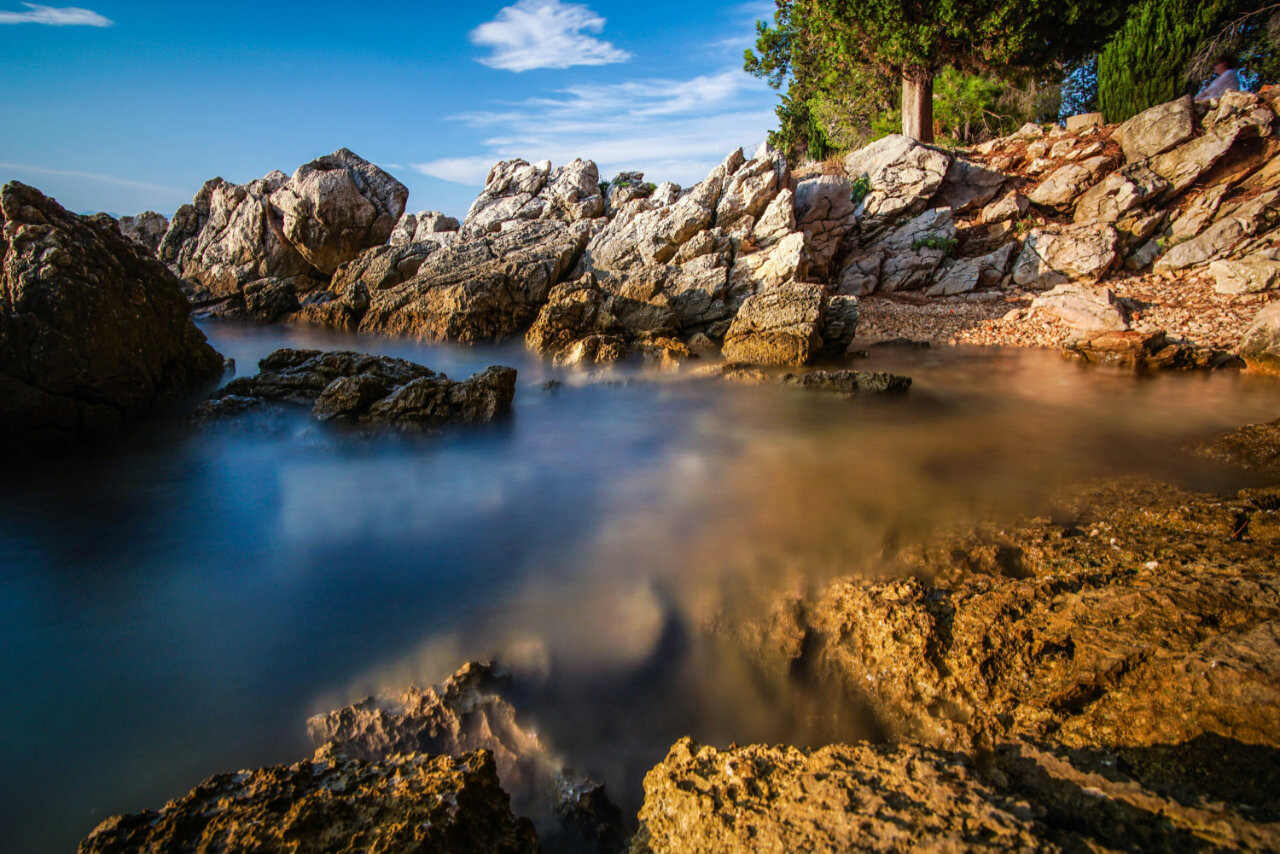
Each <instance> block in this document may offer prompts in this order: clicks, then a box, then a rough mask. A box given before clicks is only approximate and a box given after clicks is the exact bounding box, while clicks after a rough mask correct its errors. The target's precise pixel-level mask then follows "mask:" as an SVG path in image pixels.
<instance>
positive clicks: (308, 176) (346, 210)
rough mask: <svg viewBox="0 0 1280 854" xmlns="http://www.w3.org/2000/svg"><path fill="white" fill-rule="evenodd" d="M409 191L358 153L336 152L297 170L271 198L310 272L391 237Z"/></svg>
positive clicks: (332, 267)
mask: <svg viewBox="0 0 1280 854" xmlns="http://www.w3.org/2000/svg"><path fill="white" fill-rule="evenodd" d="M408 198H409V190H408V188H406V187H405V186H404V185H403V184H401V183H400V182H399V181H397V180H396V179H395V178H392V177H391V176H390V175H388V174H387V173H386V172H384V171H382V170H381V169H379V168H378V167H377V166H374V165H373V164H372V163H370V162H369V161H367V160H365V159H364V158H362V157H360V156H359V155H357V154H355V153H353V152H351V151H348V150H347V149H345V148H340V149H338V150H337V151H335V152H334V153H333V154H329V155H326V156H324V157H318V158H316V159H315V160H312V161H311V162H310V163H305V164H303V165H302V166H299V167H298V170H297V171H296V172H294V173H293V177H292V178H290V179H289V180H288V181H287V182H286V183H285V184H284V185H283V186H281V187H280V188H279V189H277V190H275V192H273V193H272V194H271V204H272V205H274V206H275V207H276V208H277V209H278V210H279V211H280V214H281V219H282V222H281V225H282V229H283V232H284V236H285V237H286V238H287V239H288V241H289V242H290V243H291V244H292V245H293V247H294V248H295V249H296V250H297V251H298V253H299V254H301V255H302V257H303V258H305V259H306V260H307V262H308V263H310V264H311V266H313V267H314V268H315V269H317V270H319V271H320V272H321V273H323V274H325V275H331V274H332V273H333V272H334V271H335V270H337V269H338V267H340V266H341V265H342V264H344V263H346V262H347V261H350V260H351V259H352V258H355V257H356V256H357V255H359V254H360V253H361V252H363V251H364V250H366V249H369V248H372V247H374V246H381V245H382V244H384V243H386V242H387V239H388V238H390V237H391V232H392V230H394V229H395V226H396V223H397V222H398V221H399V219H400V216H401V214H403V213H404V205H405V202H406V201H407V200H408Z"/></svg>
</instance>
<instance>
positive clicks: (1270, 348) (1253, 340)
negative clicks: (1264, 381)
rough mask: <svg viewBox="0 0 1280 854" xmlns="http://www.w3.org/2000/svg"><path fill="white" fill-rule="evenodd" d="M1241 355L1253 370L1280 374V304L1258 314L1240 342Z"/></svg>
mask: <svg viewBox="0 0 1280 854" xmlns="http://www.w3.org/2000/svg"><path fill="white" fill-rule="evenodd" d="M1239 353H1240V356H1241V358H1243V359H1244V360H1245V362H1247V363H1248V364H1249V366H1250V367H1251V368H1256V369H1258V370H1262V371H1267V372H1269V373H1280V303H1272V304H1271V305H1269V306H1267V307H1266V308H1264V309H1263V310H1262V311H1260V312H1258V316H1257V317H1256V318H1255V319H1254V321H1253V323H1252V324H1250V326H1249V328H1248V329H1247V330H1245V333H1244V337H1243V338H1242V339H1241V340H1240V349H1239Z"/></svg>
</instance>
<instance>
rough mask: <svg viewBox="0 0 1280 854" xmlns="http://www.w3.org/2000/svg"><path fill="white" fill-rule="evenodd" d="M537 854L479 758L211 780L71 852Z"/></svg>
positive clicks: (333, 763) (307, 767) (301, 767)
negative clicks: (480, 853) (486, 853)
mask: <svg viewBox="0 0 1280 854" xmlns="http://www.w3.org/2000/svg"><path fill="white" fill-rule="evenodd" d="M539 850H541V849H540V848H539V846H538V841H537V838H536V837H535V835H534V830H533V826H532V825H531V824H530V823H529V822H528V820H526V819H517V818H516V817H515V816H513V815H512V814H511V807H510V803H509V801H508V798H507V795H506V793H505V792H503V791H502V788H501V787H500V786H499V785H498V775H497V769H496V766H495V765H494V760H493V757H492V755H490V754H489V753H487V752H485V751H482V750H478V751H475V752H472V753H466V754H463V755H461V756H423V755H420V754H401V755H398V756H394V757H390V758H386V759H380V760H377V761H371V762H367V761H362V760H358V759H341V760H313V761H307V762H299V763H296V764H294V765H276V766H272V767H270V768H262V769H259V770H256V771H240V772H237V773H233V774H219V775H218V776H216V777H211V778H209V779H208V780H206V781H205V782H203V783H201V784H200V785H198V786H196V787H195V788H194V789H192V790H191V791H190V792H189V793H188V794H187V795H185V796H184V797H181V798H178V799H177V800H174V801H170V802H169V803H168V804H167V805H165V806H164V808H163V809H160V810H158V811H147V812H143V813H138V814H137V815H123V816H115V817H113V818H109V819H107V820H106V821H104V822H103V823H102V824H100V825H98V827H97V829H95V830H94V831H93V832H92V833H91V834H89V836H88V837H87V838H86V839H85V840H84V841H83V842H81V843H80V847H79V851H80V854H116V852H120V854H123V852H136V851H281V852H283V851H290V852H297V853H298V854H303V852H307V854H321V852H357V851H361V852H381V854H399V852H408V851H420V852H459V854H461V852H468V853H469V852H473V851H493V852H510V854H524V853H525V852H536V851H539Z"/></svg>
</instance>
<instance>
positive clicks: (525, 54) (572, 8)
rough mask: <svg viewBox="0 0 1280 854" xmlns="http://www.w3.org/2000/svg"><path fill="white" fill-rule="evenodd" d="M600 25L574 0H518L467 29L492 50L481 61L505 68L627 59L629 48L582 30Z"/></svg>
mask: <svg viewBox="0 0 1280 854" xmlns="http://www.w3.org/2000/svg"><path fill="white" fill-rule="evenodd" d="M604 25H605V19H604V18H602V17H600V16H599V15H597V14H596V13H595V12H593V11H591V9H590V8H588V7H587V6H583V5H581V4H579V3H562V2H560V0H518V2H517V3H516V4H515V5H514V6H508V7H506V8H505V9H502V10H501V11H500V12H498V14H497V16H496V17H495V18H494V19H493V20H492V21H489V22H487V23H484V24H481V25H480V26H478V27H476V28H475V29H474V30H472V31H471V42H472V44H475V45H478V46H480V47H487V48H492V50H493V52H492V53H491V54H490V55H489V56H486V57H483V58H481V59H480V62H482V63H484V64H485V65H488V66H490V67H492V68H501V69H505V70H507V71H531V70H533V69H535V68H569V67H571V66H574V65H609V64H611V63H614V62H626V61H627V60H628V59H630V58H631V54H630V53H628V52H627V51H625V50H621V49H620V48H617V47H614V46H613V45H612V44H610V43H609V42H607V41H601V40H600V39H597V38H595V37H593V36H590V35H587V33H596V34H599V33H600V32H602V31H603V30H604Z"/></svg>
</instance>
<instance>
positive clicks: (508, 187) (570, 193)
mask: <svg viewBox="0 0 1280 854" xmlns="http://www.w3.org/2000/svg"><path fill="white" fill-rule="evenodd" d="M599 183H600V173H599V170H598V169H597V168H596V165H595V163H593V162H591V161H590V160H574V161H573V162H572V163H569V164H567V165H565V166H561V167H559V168H557V169H552V168H551V163H550V161H545V160H544V161H542V162H541V163H529V162H527V161H525V160H521V159H519V158H517V159H515V160H504V161H501V162H500V163H497V164H496V165H494V167H493V168H492V169H491V170H489V176H488V178H487V179H486V180H485V187H484V190H483V191H482V192H481V193H480V195H479V196H478V197H477V198H476V200H475V201H474V202H473V203H472V204H471V209H470V210H469V211H468V212H467V216H466V219H464V220H463V222H462V232H463V235H464V236H465V237H468V238H473V237H476V236H479V235H483V234H487V233H489V232H493V231H498V230H500V229H501V228H503V224H504V223H510V222H517V221H520V220H540V219H555V220H559V221H561V222H577V221H579V220H584V219H592V218H595V217H599V216H601V215H602V214H603V213H604V206H605V202H604V197H603V195H601V192H600V186H599Z"/></svg>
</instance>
